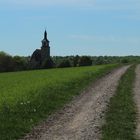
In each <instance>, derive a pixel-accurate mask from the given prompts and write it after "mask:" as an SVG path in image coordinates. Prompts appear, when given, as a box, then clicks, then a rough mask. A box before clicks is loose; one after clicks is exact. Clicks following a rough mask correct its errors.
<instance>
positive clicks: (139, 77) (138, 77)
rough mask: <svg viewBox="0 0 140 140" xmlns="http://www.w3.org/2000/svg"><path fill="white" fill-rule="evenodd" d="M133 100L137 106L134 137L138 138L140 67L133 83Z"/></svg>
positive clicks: (139, 134)
mask: <svg viewBox="0 0 140 140" xmlns="http://www.w3.org/2000/svg"><path fill="white" fill-rule="evenodd" d="M134 93H135V95H134V99H135V102H136V106H137V112H138V114H137V117H138V118H137V129H136V135H137V136H138V137H139V138H140V65H138V66H137V68H136V81H135V87H134Z"/></svg>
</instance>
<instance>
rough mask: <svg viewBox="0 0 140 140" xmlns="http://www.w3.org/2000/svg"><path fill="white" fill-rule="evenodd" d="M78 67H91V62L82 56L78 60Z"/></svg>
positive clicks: (88, 58)
mask: <svg viewBox="0 0 140 140" xmlns="http://www.w3.org/2000/svg"><path fill="white" fill-rule="evenodd" d="M78 65H79V66H91V65H92V60H91V58H90V57H88V56H82V57H80V59H79V62H78Z"/></svg>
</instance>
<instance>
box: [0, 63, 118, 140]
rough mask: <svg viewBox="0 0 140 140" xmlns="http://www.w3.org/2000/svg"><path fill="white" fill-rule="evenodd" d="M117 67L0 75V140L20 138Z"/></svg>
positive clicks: (112, 65) (102, 66)
mask: <svg viewBox="0 0 140 140" xmlns="http://www.w3.org/2000/svg"><path fill="white" fill-rule="evenodd" d="M117 66H118V65H117V64H109V65H100V66H92V67H77V68H63V69H50V70H35V71H25V72H13V73H1V74H0V140H15V139H18V138H20V137H23V136H24V135H25V133H27V132H29V131H30V130H31V129H32V127H33V126H34V125H36V124H37V123H39V122H40V121H42V120H43V119H46V118H47V116H48V115H50V114H51V113H53V112H54V111H56V110H57V109H59V108H61V107H63V106H64V105H65V104H66V103H68V102H69V101H70V100H71V99H72V98H73V97H74V96H76V95H78V94H79V93H80V92H81V91H82V90H83V89H84V88H86V87H87V86H88V85H89V84H90V83H91V82H92V81H95V80H96V79H98V78H100V77H101V76H103V75H105V74H106V73H108V72H109V71H111V70H112V69H114V68H115V67H117Z"/></svg>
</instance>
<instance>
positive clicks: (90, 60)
mask: <svg viewBox="0 0 140 140" xmlns="http://www.w3.org/2000/svg"><path fill="white" fill-rule="evenodd" d="M139 62H140V56H125V57H119V56H79V55H76V56H53V57H51V58H49V59H46V61H45V63H44V64H43V66H42V67H41V68H35V67H34V68H33V67H32V66H31V65H30V56H28V57H21V56H11V55H9V54H7V53H5V52H0V72H12V71H23V70H31V69H46V68H64V67H79V66H91V65H101V64H111V63H139Z"/></svg>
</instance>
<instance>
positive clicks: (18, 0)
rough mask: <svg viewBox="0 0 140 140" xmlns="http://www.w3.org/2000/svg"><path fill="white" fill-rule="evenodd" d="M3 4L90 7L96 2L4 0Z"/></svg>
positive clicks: (88, 0) (87, 0) (90, 0)
mask: <svg viewBox="0 0 140 140" xmlns="http://www.w3.org/2000/svg"><path fill="white" fill-rule="evenodd" d="M0 3H3V4H6V3H7V4H16V5H29V6H40V5H41V6H43V5H44V6H50V5H67V6H71V5H73V6H75V5H76V6H78V5H79V6H80V5H82V6H84V5H85V6H89V5H93V4H94V3H95V0H3V1H1V2H0Z"/></svg>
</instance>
